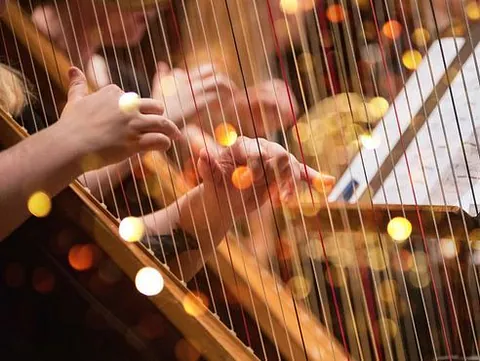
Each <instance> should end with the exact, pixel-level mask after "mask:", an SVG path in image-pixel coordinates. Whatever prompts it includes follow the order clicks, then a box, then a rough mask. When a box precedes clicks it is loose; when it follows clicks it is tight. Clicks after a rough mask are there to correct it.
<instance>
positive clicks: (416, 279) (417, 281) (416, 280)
mask: <svg viewBox="0 0 480 361" xmlns="http://www.w3.org/2000/svg"><path fill="white" fill-rule="evenodd" d="M408 280H409V281H410V283H411V284H412V285H413V286H414V287H416V288H425V287H427V286H428V285H429V284H430V282H431V279H430V275H429V274H428V273H427V272H420V271H419V272H418V274H417V272H415V270H414V269H412V271H410V272H409V274H408Z"/></svg>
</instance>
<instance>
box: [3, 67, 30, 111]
mask: <svg viewBox="0 0 480 361" xmlns="http://www.w3.org/2000/svg"><path fill="white" fill-rule="evenodd" d="M25 103H26V88H25V86H24V84H23V82H22V80H21V76H20V74H19V73H18V72H17V71H16V70H13V69H12V68H10V67H8V66H6V65H4V64H0V107H2V108H3V109H4V110H6V111H7V112H9V113H10V114H12V115H13V116H17V115H19V114H20V113H21V112H22V110H23V108H24V106H25Z"/></svg>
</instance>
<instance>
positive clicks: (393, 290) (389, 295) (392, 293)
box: [379, 280, 398, 303]
mask: <svg viewBox="0 0 480 361" xmlns="http://www.w3.org/2000/svg"><path fill="white" fill-rule="evenodd" d="M397 295H398V290H397V283H396V282H395V281H393V280H386V281H383V282H382V283H380V287H379V296H380V299H381V300H382V301H383V302H385V303H394V302H395V301H396V300H397Z"/></svg>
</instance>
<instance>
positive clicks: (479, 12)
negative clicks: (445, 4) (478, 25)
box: [465, 1, 480, 21]
mask: <svg viewBox="0 0 480 361" xmlns="http://www.w3.org/2000/svg"><path fill="white" fill-rule="evenodd" d="M465 12H466V13H467V16H468V18H469V19H470V20H474V21H475V20H479V19H480V6H479V5H478V4H477V2H476V1H470V2H469V3H468V4H467V5H466V6H465Z"/></svg>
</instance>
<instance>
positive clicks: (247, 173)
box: [232, 166, 253, 190]
mask: <svg viewBox="0 0 480 361" xmlns="http://www.w3.org/2000/svg"><path fill="white" fill-rule="evenodd" d="M232 183H233V185H234V187H235V188H237V189H240V190H245V189H248V188H250V187H251V186H252V183H253V173H252V170H251V169H250V168H249V167H246V166H240V167H238V168H237V169H235V170H234V171H233V174H232Z"/></svg>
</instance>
